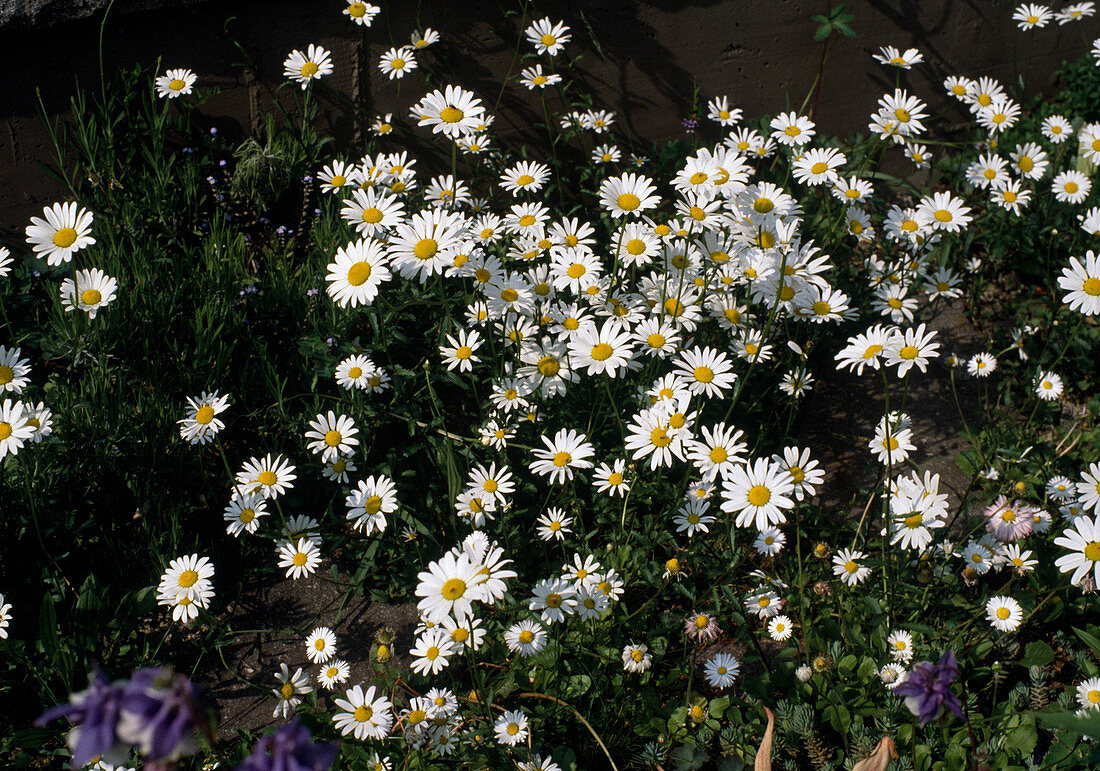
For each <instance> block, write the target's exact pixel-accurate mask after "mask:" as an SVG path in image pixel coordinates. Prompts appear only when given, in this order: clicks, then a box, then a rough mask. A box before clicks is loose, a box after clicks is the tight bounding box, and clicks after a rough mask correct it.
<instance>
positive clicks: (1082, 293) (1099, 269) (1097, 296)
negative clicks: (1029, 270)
mask: <svg viewBox="0 0 1100 771" xmlns="http://www.w3.org/2000/svg"><path fill="white" fill-rule="evenodd" d="M1058 286H1059V287H1061V288H1062V289H1063V290H1065V291H1066V292H1067V294H1066V296H1065V297H1063V298H1062V302H1064V303H1066V304H1067V305H1069V307H1070V310H1074V311H1079V312H1080V313H1083V314H1084V315H1086V316H1095V315H1097V314H1100V256H1098V255H1096V254H1093V252H1092V250H1091V249H1090V250H1089V251H1087V252H1086V253H1085V256H1084V258H1083V259H1082V258H1080V257H1070V258H1069V267H1066V268H1062V275H1061V276H1060V277H1059V278H1058Z"/></svg>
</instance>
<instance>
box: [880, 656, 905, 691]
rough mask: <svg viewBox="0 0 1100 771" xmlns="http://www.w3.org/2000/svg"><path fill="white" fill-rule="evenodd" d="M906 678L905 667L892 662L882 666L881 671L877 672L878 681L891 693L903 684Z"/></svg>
mask: <svg viewBox="0 0 1100 771" xmlns="http://www.w3.org/2000/svg"><path fill="white" fill-rule="evenodd" d="M907 676H908V673H907V672H906V671H905V667H903V666H902V665H901V664H896V663H894V662H891V663H889V664H884V665H883V666H882V669H880V670H879V671H878V677H879V680H881V681H882V684H883V685H885V686H886V687H887V688H888V689H889V690H891V691H892V690H894V689H895V688H897V687H898V686H899V685H901V684H902V683H904V682H905V679H906V677H907Z"/></svg>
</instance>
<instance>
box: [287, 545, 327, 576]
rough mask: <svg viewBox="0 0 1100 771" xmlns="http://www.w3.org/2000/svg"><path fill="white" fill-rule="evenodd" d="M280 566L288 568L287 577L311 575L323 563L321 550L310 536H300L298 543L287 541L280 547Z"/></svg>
mask: <svg viewBox="0 0 1100 771" xmlns="http://www.w3.org/2000/svg"><path fill="white" fill-rule="evenodd" d="M279 557H280V559H279V567H281V568H286V569H287V570H286V577H287V578H295V579H297V578H302V577H304V576H311V575H313V574H314V572H316V570H317V566H318V565H320V564H321V550H320V549H318V548H317V544H316V543H314V542H313V541H311V540H310V539H308V538H299V539H298V542H297V543H286V544H283V545H282V546H280V547H279Z"/></svg>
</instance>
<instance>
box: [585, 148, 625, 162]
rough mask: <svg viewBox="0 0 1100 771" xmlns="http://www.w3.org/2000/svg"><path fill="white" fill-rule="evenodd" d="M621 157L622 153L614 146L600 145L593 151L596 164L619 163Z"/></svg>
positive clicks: (593, 159)
mask: <svg viewBox="0 0 1100 771" xmlns="http://www.w3.org/2000/svg"><path fill="white" fill-rule="evenodd" d="M621 157H622V153H621V152H620V151H619V148H617V147H615V146H614V145H599V146H597V147H596V148H595V149H593V150H592V161H593V162H594V163H618V162H619V159H620V158H621Z"/></svg>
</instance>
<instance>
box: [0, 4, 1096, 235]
mask: <svg viewBox="0 0 1100 771" xmlns="http://www.w3.org/2000/svg"><path fill="white" fill-rule="evenodd" d="M374 2H375V3H376V4H377V5H381V6H383V12H382V14H380V15H379V17H378V18H377V19H375V22H374V25H373V26H372V28H371V29H370V30H367V31H366V32H365V33H364V32H362V31H361V30H360V28H358V27H356V26H354V25H353V24H351V23H350V22H349V21H348V19H347V17H346V16H344V15H342V14H341V12H340V11H341V9H342V8H343V6H344V3H343V0H207V1H206V2H183V1H181V0H176V1H175V2H170V0H117V3H116V7H115V9H114V10H112V15H111V18H110V19H109V20H108V23H107V26H106V35H105V48H106V51H105V60H106V65H107V67H108V68H114V67H116V66H130V65H133V64H134V63H140V64H142V65H144V66H146V67H149V68H153V67H155V66H156V65H157V62H158V60H159V61H160V63H161V65H160V66H161V69H164V68H167V67H189V68H191V69H193V70H194V71H195V72H196V73H198V75H199V77H200V81H199V86H200V87H210V86H216V87H217V88H219V89H220V93H219V94H218V95H217V96H215V97H213V98H212V99H210V100H209V101H208V102H207V103H206V104H205V105H204V106H203V108H202V111H203V113H204V114H205V115H206V116H207V117H208V119H209V120H210V121H211V122H212V124H216V125H219V126H224V127H228V128H230V129H232V130H239V131H241V132H248V131H251V130H254V129H255V127H256V126H257V124H258V121H259V118H260V115H261V113H262V112H263V111H264V110H266V109H268V108H270V105H271V99H272V97H273V88H274V87H275V86H277V85H279V83H281V82H282V62H283V59H284V58H285V56H286V54H287V53H288V52H289V51H290V50H291V49H293V48H305V46H306V45H307V44H309V43H317V44H320V45H323V46H325V47H327V48H329V49H330V50H332V52H333V58H334V61H335V63H336V71H335V73H334V74H333V75H332V76H330V77H329V78H326V80H325V85H326V88H332V89H334V90H335V91H337V92H340V93H341V94H343V95H345V96H347V97H350V98H351V99H353V100H354V101H355V102H357V103H358V104H360V105H361V106H362V108H363V109H364V110H365V111H367V112H368V113H381V112H391V111H392V112H394V113H395V115H396V116H397V117H402V116H403V115H404V114H405V113H406V111H407V108H408V106H409V105H411V104H412V103H413V102H414V101H415V100H416V99H417V98H418V97H419V96H420V95H421V93H422V92H423V86H422V85H421V83H420V81H419V79H418V78H416V77H411V78H408V77H407V78H405V80H404V81H402V86H401V90H400V93H398V88H397V86H396V85H395V84H396V81H388V80H386V79H385V77H384V76H383V75H382V74H381V73H380V72H379V70H378V68H377V60H378V56H379V55H380V54H381V53H382V52H383V51H384V50H385V49H386V48H388V47H389V46H390V45H394V44H397V45H400V44H402V43H405V42H407V41H408V36H409V34H410V33H411V32H412V30H414V29H417V28H421V29H422V28H423V27H425V26H430V27H432V28H434V29H437V30H438V31H439V32H440V33H441V35H442V42H441V43H440V44H438V45H437V46H433V47H432V48H431V49H429V51H428V52H427V53H426V54H425V56H426V57H427V58H428V59H429V60H431V61H432V68H433V70H434V72H435V73H437V75H438V77H439V78H441V79H443V80H446V81H447V82H454V83H458V84H461V85H463V86H465V87H467V88H471V89H473V90H475V91H476V92H477V93H478V94H479V95H480V96H482V98H483V99H484V100H485V101H486V102H487V103H488V104H489V105H490V106H491V107H492V106H496V107H497V115H498V118H497V125H496V127H495V128H496V130H497V131H498V132H500V133H504V134H519V135H521V136H523V135H527V134H528V132H530V131H531V128H530V125H531V123H532V122H533V121H534V120H537V119H540V118H541V115H542V106H541V104H540V103H539V102H538V100H537V97H534V98H533V97H532V96H531V95H530V94H528V93H527V92H526V90H525V89H523V88H522V87H521V86H519V85H518V84H513V85H509V86H508V87H507V88H505V89H503V91H502V90H501V85H500V84H501V82H502V78H503V77H504V75H505V74H506V73H508V72H512V73H513V74H516V73H518V71H519V69H520V68H522V67H523V66H526V64H527V62H524V61H522V60H519V59H517V58H516V56H515V54H516V51H517V50H518V51H520V52H521V53H523V52H526V51H527V50H529V49H528V47H527V43H526V42H525V41H524V40H523V39H522V33H521V31H520V30H521V27H520V25H519V17H518V15H517V16H513V17H511V18H510V19H505V18H504V16H503V15H502V12H501V9H502V8H518V7H519V6H518V3H515V2H514V0H421V1H420V2H415V1H414V0H393V1H392V2H387V0H374ZM103 5H105V2H103V1H102V0H66V2H53V1H52V0H15V1H14V2H10V1H9V2H6V3H3V5H2V6H0V20H3V19H9V20H10V21H9V23H8V24H4V25H2V26H0V49H2V50H3V52H4V54H3V56H0V83H3V86H2V87H0V123H2V125H0V236H2V237H3V241H5V242H7V241H9V240H18V239H19V238H20V236H19V234H20V233H21V231H22V228H23V226H24V225H25V223H26V220H27V217H28V216H29V214H30V213H31V212H33V211H34V210H35V209H37V208H39V207H40V206H41V205H42V203H44V202H49V201H52V200H55V199H57V198H59V197H60V196H62V195H63V192H62V190H61V188H60V187H59V186H58V184H57V183H56V182H55V181H54V180H52V179H51V178H50V177H49V176H48V175H46V174H45V172H43V171H42V169H41V168H40V166H39V161H40V160H48V159H49V158H50V155H51V153H50V148H49V145H48V138H47V136H46V134H45V131H44V130H43V127H42V124H41V121H40V119H39V116H38V95H37V92H38V90H39V89H40V90H41V95H42V102H43V105H44V108H45V111H46V113H47V114H48V115H50V116H51V117H63V116H64V115H65V114H66V111H67V109H68V103H69V99H70V97H71V95H72V93H73V91H74V81H75V79H79V80H80V82H81V83H84V84H91V83H94V82H97V81H98V51H97V37H98V33H99V21H100V19H101V17H102V10H101V9H99V8H97V6H103ZM826 5H827V2H826V0H767V1H766V2H761V1H759V0H644V1H643V0H538V2H533V3H529V6H531V7H533V10H531V11H529V14H534V16H533V18H539V17H541V16H550V17H551V18H555V19H563V20H565V21H566V22H567V23H569V24H570V25H571V26H572V28H573V42H572V43H571V44H570V46H569V48H568V49H567V51H568V53H569V54H570V55H572V56H576V55H578V54H579V55H581V58H580V60H579V61H577V62H576V65H575V74H576V76H577V77H578V78H579V79H580V80H582V81H583V82H584V83H586V84H587V85H588V86H589V87H590V88H592V89H594V90H595V92H596V93H597V97H598V99H599V100H600V102H601V103H602V104H601V106H603V107H605V108H607V109H611V110H614V111H615V112H616V113H617V114H618V125H617V129H618V130H619V131H620V132H624V133H625V134H626V135H627V136H628V137H629V138H630V139H632V140H634V141H636V142H639V143H640V142H643V141H646V142H648V141H651V140H658V141H659V140H662V139H666V138H669V137H673V136H677V135H681V133H682V128H681V125H680V121H681V119H682V118H683V117H684V116H685V114H686V112H687V111H688V109H689V108H690V105H691V99H692V94H693V93H694V91H695V89H696V88H697V89H698V91H699V96H700V100H701V104H702V105H705V102H706V100H707V99H708V98H710V97H713V96H716V95H721V94H728V95H729V96H730V97H731V98H732V100H733V101H734V103H735V104H737V105H738V106H740V107H742V108H743V109H744V110H745V113H746V116H748V117H754V116H759V115H762V114H765V113H775V112H777V111H779V110H783V109H797V108H798V107H799V105H801V104H802V101H803V98H804V97H805V95H806V92H807V90H808V88H809V87H810V85H811V84H812V83H813V81H814V78H815V76H816V74H817V71H818V65H819V62H820V55H821V45H820V44H818V43H814V42H813V40H812V36H813V32H814V29H815V28H816V23H815V22H813V21H812V20H811V18H810V17H811V16H812V15H814V14H816V13H822V12H823V11H824V10H825V8H826ZM1014 5H1015V3H1014V2H1009V1H1008V0H921V1H920V2H917V1H916V0H849V2H848V7H849V9H850V10H851V12H852V13H853V14H854V15H855V18H854V20H853V21H852V22H851V25H852V27H853V28H854V29H855V30H856V31H857V32H858V33H859V36H858V37H856V38H844V39H841V40H840V41H839V42H838V43H836V44H835V45H834V46H833V48H832V49H831V51H830V54H829V59H828V62H827V64H826V67H825V70H824V73H825V74H824V79H823V83H822V89H821V93H820V96H819V97H818V99H817V104H816V113H815V119H816V120H817V122H818V124H819V127H820V130H821V131H823V132H826V133H844V134H846V133H848V132H852V131H863V130H865V127H866V123H867V118H868V115H869V114H870V112H871V111H872V110H873V108H874V105H875V102H876V101H877V99H878V97H879V96H880V95H881V94H882V93H883V92H885V91H887V90H892V89H893V87H894V79H895V75H896V74H897V72H896V71H895V70H893V69H892V68H891V69H887V68H884V67H883V66H881V65H879V64H877V63H875V62H874V61H873V60H872V58H871V54H872V53H873V52H875V51H877V49H878V47H879V46H881V45H887V44H892V45H896V46H899V47H901V48H905V47H910V46H915V47H918V48H919V49H920V50H921V51H922V52H923V53H924V55H925V59H926V63H925V64H923V65H920V66H919V67H918V68H916V69H914V70H912V71H910V72H904V73H900V83H901V85H902V86H904V87H906V88H909V89H910V90H911V91H912V92H914V93H916V94H917V95H919V96H920V97H921V98H923V99H925V100H927V101H928V102H929V103H930V104H931V106H932V111H933V112H934V113H937V114H941V115H943V116H944V118H945V120H946V122H947V123H950V122H951V121H953V120H960V121H961V120H962V119H963V117H964V116H963V115H962V114H961V113H959V112H958V108H957V107H956V106H955V105H954V104H953V103H952V102H951V100H949V99H948V98H947V97H945V96H944V95H943V89H942V85H941V84H942V81H943V78H944V77H945V76H946V75H948V74H953V73H962V74H966V75H970V76H979V75H990V76H993V77H996V78H998V79H1000V80H1001V81H1002V82H1004V83H1006V84H1009V83H1011V82H1014V81H1016V80H1017V79H1018V78H1019V77H1021V76H1023V75H1024V74H1025V72H1023V70H1024V69H1025V67H1026V66H1027V65H1026V62H1027V61H1028V59H1029V54H1028V49H1029V46H1030V45H1031V42H1030V41H1032V40H1033V41H1034V52H1033V53H1031V54H1030V68H1029V69H1028V71H1027V73H1026V75H1027V80H1028V89H1029V90H1047V91H1050V90H1053V89H1054V88H1055V85H1056V84H1055V83H1054V82H1053V74H1054V72H1055V71H1056V70H1057V69H1058V67H1059V66H1060V65H1061V63H1062V61H1063V60H1065V59H1074V58H1077V57H1079V56H1081V55H1083V54H1084V53H1086V52H1087V51H1088V48H1089V45H1090V43H1091V41H1092V39H1093V38H1095V37H1097V36H1100V20H1098V19H1096V18H1094V19H1090V20H1087V21H1085V22H1079V23H1076V24H1073V25H1067V26H1065V27H1058V26H1049V27H1047V28H1046V29H1043V30H1038V31H1035V32H1030V33H1024V32H1017V31H1016V29H1015V26H1014V24H1013V22H1012V21H1011V15H1012V10H1013V7H1014ZM162 6H163V7H162ZM144 7H154V8H155V9H154V10H142V8H144ZM116 11H117V13H116ZM81 14H89V15H86V16H85V17H84V18H76V19H75V20H63V19H71V18H72V17H74V16H76V17H79V16H80V15H81ZM529 18H531V16H530V15H529ZM233 38H235V39H236V41H237V42H238V43H239V44H240V46H241V47H242V48H243V49H244V50H245V51H246V52H247V54H248V60H249V66H242V56H241V54H240V53H239V51H238V50H237V48H236V47H235V46H234V44H233V40H232V39H233ZM415 74H416V73H413V75H414V76H415ZM329 102H330V106H329V108H327V109H326V116H325V117H326V120H328V121H329V124H330V128H331V130H332V131H333V133H334V135H335V136H336V137H337V140H338V143H339V144H338V146H344V147H346V146H348V145H349V144H352V143H354V142H355V141H356V139H357V138H358V137H359V136H360V132H361V129H362V125H361V124H360V125H357V122H356V121H354V120H352V119H350V118H349V117H348V116H347V113H346V111H343V110H340V109H339V107H338V105H337V104H336V103H335V101H333V100H329ZM557 104H558V102H557V99H556V97H555V96H552V95H551V96H550V97H549V107H550V110H551V112H554V111H556V110H555V108H556V106H557ZM5 234H6V235H5Z"/></svg>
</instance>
